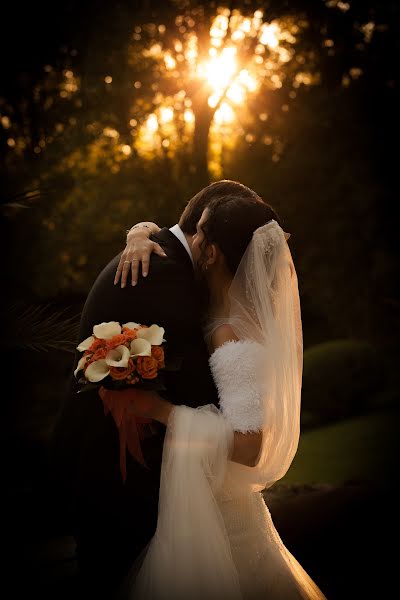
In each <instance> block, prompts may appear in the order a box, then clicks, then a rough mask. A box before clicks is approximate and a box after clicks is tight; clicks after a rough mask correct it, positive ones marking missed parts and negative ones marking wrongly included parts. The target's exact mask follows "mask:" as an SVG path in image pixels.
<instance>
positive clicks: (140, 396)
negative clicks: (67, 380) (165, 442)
mask: <svg viewBox="0 0 400 600" xmlns="http://www.w3.org/2000/svg"><path fill="white" fill-rule="evenodd" d="M108 394H111V395H114V396H115V398H116V400H117V401H118V402H119V403H121V404H124V405H125V406H126V407H127V414H128V416H130V417H142V418H145V419H154V420H156V421H159V422H160V423H164V425H166V424H167V421H168V417H169V415H170V412H171V410H172V408H173V407H174V405H173V404H171V402H168V401H167V400H164V398H161V396H160V395H159V394H158V393H157V392H153V391H148V392H147V391H144V390H137V389H125V390H118V391H116V390H107V389H106V388H104V387H103V386H102V387H101V388H100V390H99V395H100V397H101V398H102V400H103V402H106V403H107V395H108Z"/></svg>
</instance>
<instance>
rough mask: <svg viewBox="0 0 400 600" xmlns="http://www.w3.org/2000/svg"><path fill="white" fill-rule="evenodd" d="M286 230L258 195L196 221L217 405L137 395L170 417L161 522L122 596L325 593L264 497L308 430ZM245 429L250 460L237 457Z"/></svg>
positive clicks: (143, 599) (269, 597) (143, 407)
mask: <svg viewBox="0 0 400 600" xmlns="http://www.w3.org/2000/svg"><path fill="white" fill-rule="evenodd" d="M147 225H148V227H150V229H149V230H148V231H149V232H150V231H151V228H152V227H153V225H151V224H147ZM154 227H156V228H157V226H154ZM289 235H290V234H287V233H285V232H284V231H283V229H282V228H281V227H280V225H279V224H278V223H277V221H275V220H274V219H270V217H269V216H267V210H266V208H265V206H264V205H263V204H262V203H261V202H249V201H248V200H244V199H241V198H237V197H235V198H229V197H227V198H222V199H221V198H219V199H216V200H214V201H212V202H211V204H209V205H208V206H207V208H206V209H205V210H204V212H203V214H202V216H201V219H200V221H199V222H198V225H197V232H196V234H195V236H194V238H193V243H192V247H191V251H192V255H193V260H194V263H195V265H196V272H197V274H198V276H199V278H200V279H201V281H202V282H203V284H204V285H205V289H206V290H207V303H208V305H207V318H206V321H205V327H204V334H205V337H206V340H207V343H208V346H209V352H210V357H209V363H210V368H211V371H212V375H213V377H214V380H215V383H216V386H217V389H218V395H219V407H218V408H217V407H216V406H215V405H213V404H206V405H204V406H200V407H197V408H191V407H188V406H185V405H173V404H170V403H169V402H167V401H165V400H164V399H162V398H161V397H160V396H158V395H157V394H156V393H152V392H138V391H135V390H132V395H133V397H134V401H132V404H131V411H132V414H133V415H135V416H140V417H150V418H153V419H156V420H158V421H160V422H162V423H164V425H166V435H165V441H164V448H163V458H162V467H161V480H160V496H159V510H158V521H157V529H156V532H155V535H154V536H153V538H152V539H151V540H150V542H149V544H148V545H147V546H146V547H145V548H144V549H143V551H142V553H141V555H140V556H139V557H138V558H137V559H136V561H135V563H134V565H133V566H132V569H131V571H130V575H129V577H128V579H127V585H126V588H124V590H125V594H126V595H125V596H124V597H125V598H129V599H131V600H136V599H137V600H164V599H165V600H166V599H167V598H168V599H169V598H174V600H184V599H185V600H187V599H188V598H190V599H191V600H204V599H207V600H217V599H218V600H219V599H221V598H224V599H226V600H260V599H263V600H278V599H279V600H297V599H299V600H300V599H310V600H323V599H325V600H326V597H325V595H324V594H323V593H322V591H321V590H320V589H319V587H318V586H317V584H316V583H315V582H314V581H313V580H312V579H311V577H310V576H309V575H308V573H307V572H306V571H305V570H304V569H303V567H302V566H301V565H300V563H299V562H298V561H297V560H296V558H295V557H294V556H293V555H292V554H291V553H290V552H289V550H288V549H287V548H286V547H285V546H284V544H283V542H282V540H281V538H280V536H279V534H278V532H277V530H276V528H275V526H274V524H273V521H272V518H271V514H270V511H269V509H268V507H267V506H266V504H265V501H264V499H263V496H262V494H261V492H262V490H264V489H266V488H268V487H271V486H272V485H273V484H274V483H275V482H276V481H277V480H279V479H281V478H282V477H283V476H284V475H285V474H286V472H287V470H288V469H289V467H290V465H291V462H292V460H293V458H294V456H295V454H296V451H297V447H298V442H299V435H300V401H301V382H302V365H303V337H302V323H301V312H300V301H299V292H298V282H297V275H296V270H295V267H294V264H293V259H292V255H291V252H290V250H289V247H288V244H287V239H288V238H289ZM149 243H150V242H149ZM147 270H148V268H147ZM237 432H240V433H242V434H245V435H243V440H245V439H246V440H247V442H246V443H245V447H246V448H247V449H248V450H247V451H248V458H247V460H246V461H243V460H242V461H241V462H238V461H237V460H235V456H234V453H235V451H234V444H233V439H234V435H235V434H236V433H237ZM249 440H250V442H249ZM235 449H236V445H235ZM244 463H246V464H244Z"/></svg>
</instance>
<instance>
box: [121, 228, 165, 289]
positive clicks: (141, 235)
mask: <svg viewBox="0 0 400 600" xmlns="http://www.w3.org/2000/svg"><path fill="white" fill-rule="evenodd" d="M157 231H159V227H158V226H157V225H156V224H155V223H148V224H146V225H144V224H139V225H138V226H135V227H134V228H132V229H131V230H130V231H129V232H128V235H127V238H126V246H125V249H124V251H123V252H122V254H121V258H120V260H119V263H118V267H117V271H116V273H115V278H114V285H116V284H117V283H118V282H119V280H120V279H121V287H122V288H124V287H125V286H126V283H127V279H128V275H129V271H130V270H132V277H131V283H132V285H136V284H137V281H138V275H139V266H140V264H141V265H142V275H143V277H146V276H147V274H148V272H149V268H150V256H151V254H152V253H153V252H154V253H155V254H158V255H159V256H162V257H166V256H167V255H166V254H165V252H164V250H163V249H162V248H161V246H160V245H159V244H157V242H153V241H152V240H150V239H149V238H150V235H151V234H152V233H156V232H157Z"/></svg>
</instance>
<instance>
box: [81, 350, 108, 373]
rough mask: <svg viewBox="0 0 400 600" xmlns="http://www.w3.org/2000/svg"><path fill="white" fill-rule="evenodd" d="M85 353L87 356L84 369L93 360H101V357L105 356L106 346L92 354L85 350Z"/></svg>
mask: <svg viewBox="0 0 400 600" xmlns="http://www.w3.org/2000/svg"><path fill="white" fill-rule="evenodd" d="M85 355H86V356H87V360H86V364H85V366H84V370H85V371H86V369H87V368H88V366H89V365H91V364H92V362H94V361H95V360H101V359H102V358H105V357H106V356H107V350H106V348H99V349H98V350H97V351H96V352H95V353H94V354H92V353H91V352H90V351H88V350H87V351H86V352H85Z"/></svg>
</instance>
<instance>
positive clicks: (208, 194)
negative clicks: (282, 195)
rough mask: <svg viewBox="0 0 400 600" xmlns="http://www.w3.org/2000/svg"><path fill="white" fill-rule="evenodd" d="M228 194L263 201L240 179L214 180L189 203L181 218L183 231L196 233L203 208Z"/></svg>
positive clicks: (191, 233)
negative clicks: (240, 181) (239, 180)
mask: <svg viewBox="0 0 400 600" xmlns="http://www.w3.org/2000/svg"><path fill="white" fill-rule="evenodd" d="M226 196H230V197H232V196H238V197H241V198H249V199H255V200H258V201H259V202H263V200H262V199H261V198H260V196H258V194H256V192H254V191H253V190H251V189H250V188H248V187H247V186H245V185H243V184H242V183H239V182H238V181H231V180H230V179H221V181H214V182H213V183H210V185H207V186H206V187H205V188H203V189H202V190H200V192H197V194H196V195H195V196H193V198H191V199H190V200H189V202H188V203H187V205H186V207H185V209H184V211H183V213H182V215H181V217H180V219H179V226H180V228H181V229H182V231H183V233H186V234H187V235H194V234H195V233H196V225H197V222H198V221H199V220H200V217H201V215H202V213H203V210H204V209H205V208H206V207H207V206H208V205H209V204H210V203H211V201H213V200H215V199H216V198H223V197H226Z"/></svg>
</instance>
